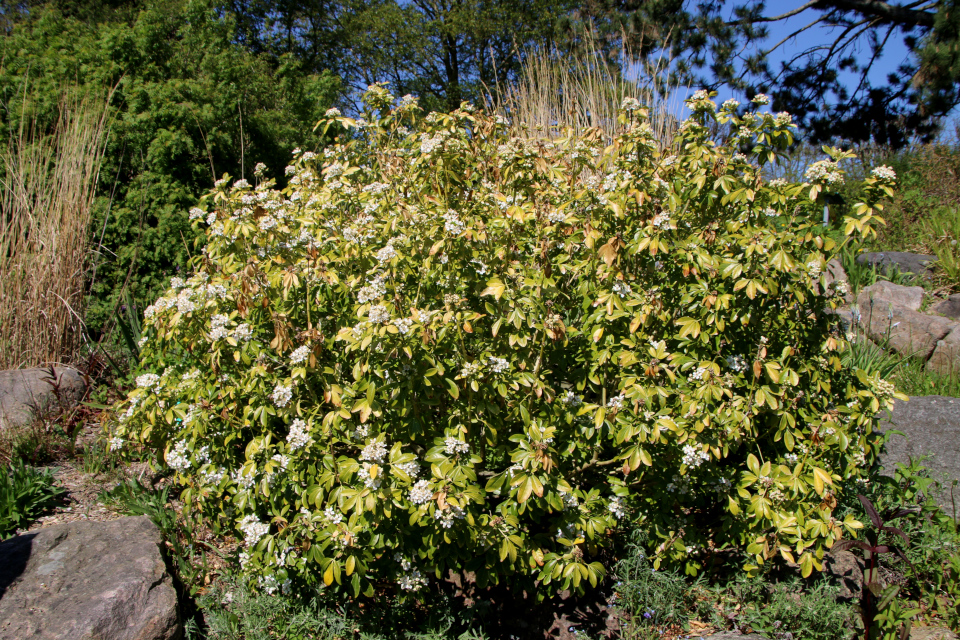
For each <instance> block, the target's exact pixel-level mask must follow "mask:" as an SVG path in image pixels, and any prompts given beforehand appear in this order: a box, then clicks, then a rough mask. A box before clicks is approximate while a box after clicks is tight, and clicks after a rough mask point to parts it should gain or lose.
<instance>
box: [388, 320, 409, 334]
mask: <svg viewBox="0 0 960 640" xmlns="http://www.w3.org/2000/svg"><path fill="white" fill-rule="evenodd" d="M393 324H394V326H395V327H396V328H397V331H399V332H400V334H401V335H404V336H405V335H407V334H408V333H410V327H412V326H413V320H411V319H410V318H398V319H396V320H394V321H393Z"/></svg>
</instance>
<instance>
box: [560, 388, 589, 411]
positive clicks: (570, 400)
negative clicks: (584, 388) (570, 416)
mask: <svg viewBox="0 0 960 640" xmlns="http://www.w3.org/2000/svg"><path fill="white" fill-rule="evenodd" d="M560 402H562V403H563V404H565V405H567V406H568V407H579V406H580V405H582V404H583V396H579V395H577V394H575V393H574V392H573V391H567V392H566V393H564V394H563V395H562V396H560Z"/></svg>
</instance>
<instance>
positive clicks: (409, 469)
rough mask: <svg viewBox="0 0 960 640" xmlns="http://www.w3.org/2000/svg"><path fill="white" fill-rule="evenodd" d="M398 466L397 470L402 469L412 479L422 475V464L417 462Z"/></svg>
mask: <svg viewBox="0 0 960 640" xmlns="http://www.w3.org/2000/svg"><path fill="white" fill-rule="evenodd" d="M396 466H397V469H400V470H401V471H403V472H404V473H406V474H407V475H408V476H410V477H411V478H416V477H417V476H418V475H420V463H419V462H417V461H416V460H411V461H410V462H401V463H400V464H398V465H396Z"/></svg>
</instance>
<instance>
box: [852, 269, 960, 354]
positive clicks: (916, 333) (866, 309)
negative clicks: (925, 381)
mask: <svg viewBox="0 0 960 640" xmlns="http://www.w3.org/2000/svg"><path fill="white" fill-rule="evenodd" d="M907 288H909V287H907ZM868 289H870V287H868V288H867V289H864V290H863V291H861V292H860V296H859V297H858V298H857V306H858V307H859V310H860V317H861V320H860V322H861V325H862V326H863V327H864V328H865V329H866V332H867V335H868V336H870V338H871V339H872V340H874V341H875V342H877V343H878V344H880V345H884V346H889V348H891V349H893V350H894V351H896V352H898V353H900V354H902V355H905V356H916V357H918V358H920V359H921V360H927V359H928V358H929V357H930V355H931V354H932V353H933V350H934V349H935V348H936V347H937V342H939V341H940V340H943V339H944V338H945V337H946V335H947V334H948V333H950V332H951V331H952V330H953V329H954V327H956V326H957V323H955V322H954V321H953V320H950V319H948V318H941V317H940V316H928V315H926V314H923V313H918V312H917V311H911V310H910V309H909V308H907V307H903V306H897V305H894V304H892V303H891V302H888V301H884V300H883V299H880V298H874V299H873V300H872V301H871V299H870V292H869V291H868Z"/></svg>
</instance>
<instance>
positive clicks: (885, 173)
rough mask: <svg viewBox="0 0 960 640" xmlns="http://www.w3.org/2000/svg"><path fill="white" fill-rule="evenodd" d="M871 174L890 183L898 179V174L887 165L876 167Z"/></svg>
mask: <svg viewBox="0 0 960 640" xmlns="http://www.w3.org/2000/svg"><path fill="white" fill-rule="evenodd" d="M870 173H871V174H872V175H873V177H874V178H877V179H878V180H889V181H890V182H893V181H894V180H896V179H897V172H896V171H894V170H893V169H891V168H890V167H888V166H886V165H881V166H879V167H876V168H875V169H874V170H873V171H871V172H870Z"/></svg>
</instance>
